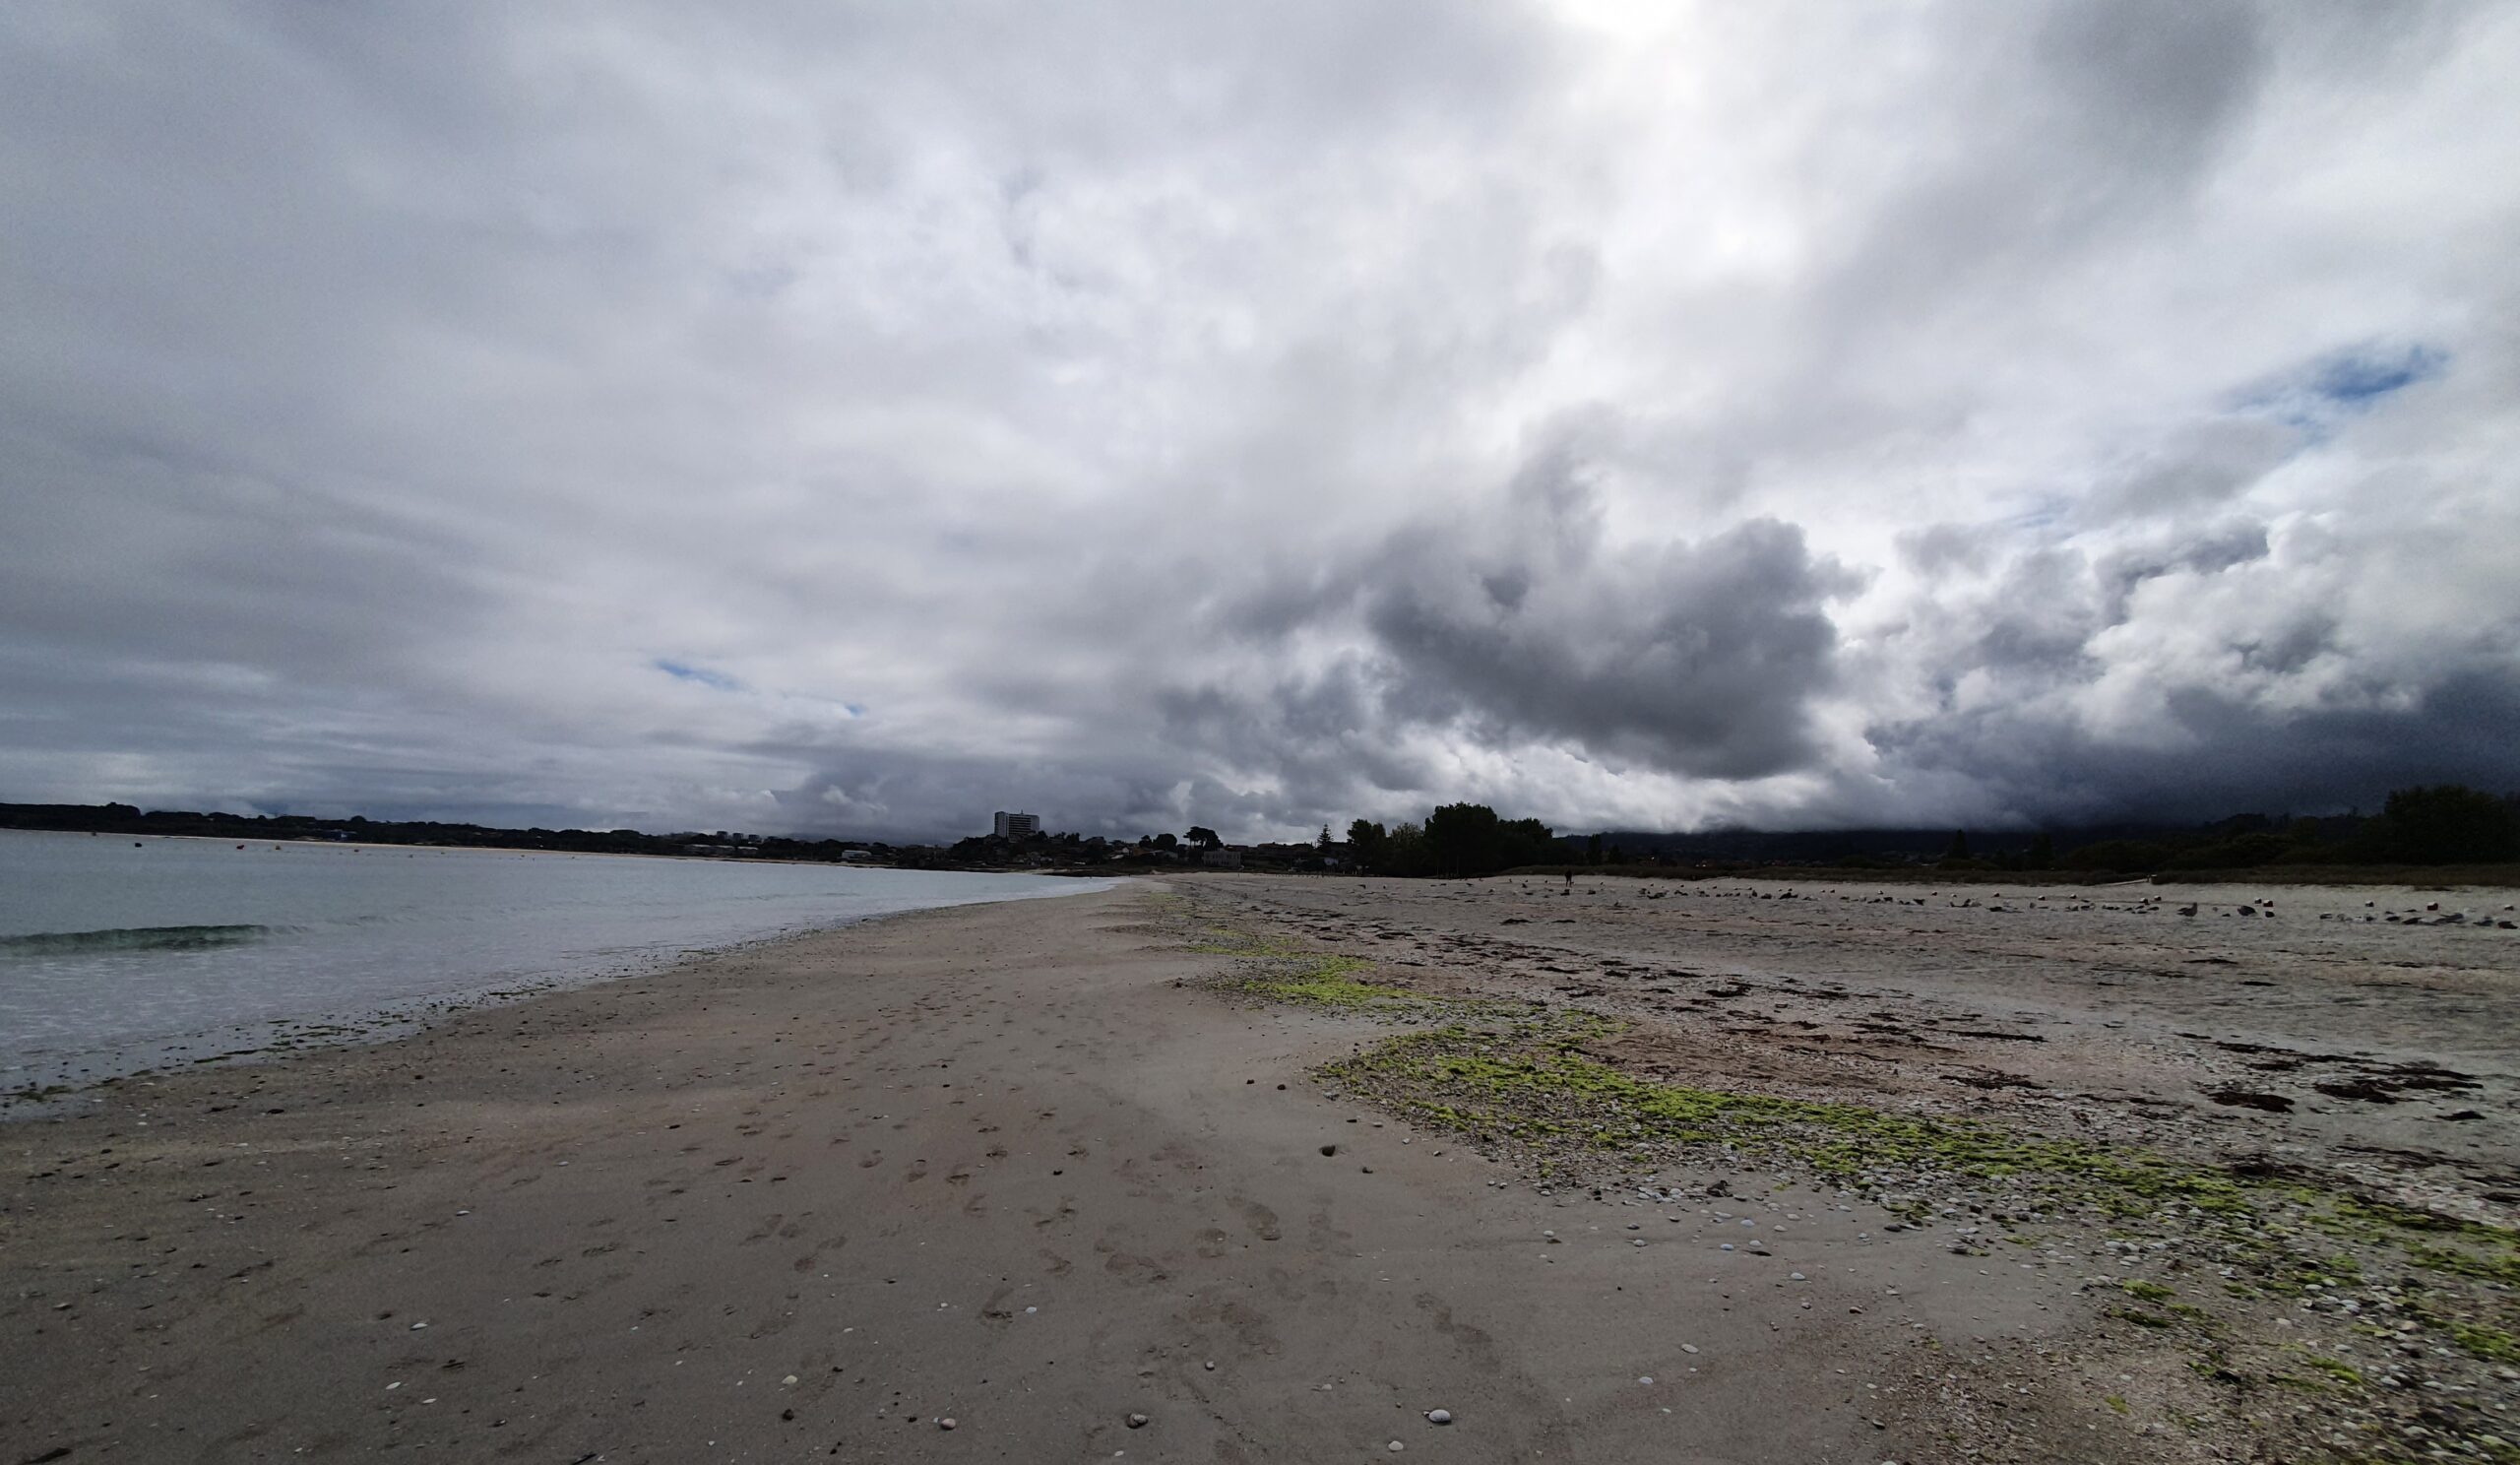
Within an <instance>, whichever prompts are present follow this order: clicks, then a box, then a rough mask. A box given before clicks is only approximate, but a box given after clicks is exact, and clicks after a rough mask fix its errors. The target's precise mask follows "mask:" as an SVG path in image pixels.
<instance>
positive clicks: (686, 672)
mask: <svg viewBox="0 0 2520 1465" xmlns="http://www.w3.org/2000/svg"><path fill="white" fill-rule="evenodd" d="M648 665H650V666H652V667H654V668H656V669H658V670H660V671H662V672H663V673H664V674H666V675H667V676H670V677H672V678H673V679H674V680H676V681H689V682H697V683H698V684H700V685H701V686H705V687H707V688H709V689H710V690H712V691H719V692H740V691H742V690H743V688H744V684H743V683H742V682H740V681H737V680H735V679H734V678H733V677H731V676H728V675H727V674H726V673H725V672H724V671H712V670H710V669H708V668H706V667H694V666H692V665H691V664H689V663H688V662H672V661H667V660H665V659H664V658H662V657H659V658H658V659H657V660H655V661H653V662H651V663H649V664H648Z"/></svg>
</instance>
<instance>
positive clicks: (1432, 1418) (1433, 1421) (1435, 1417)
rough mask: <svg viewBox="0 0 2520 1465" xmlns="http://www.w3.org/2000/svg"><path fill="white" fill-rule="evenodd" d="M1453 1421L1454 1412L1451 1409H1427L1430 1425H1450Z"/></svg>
mask: <svg viewBox="0 0 2520 1465" xmlns="http://www.w3.org/2000/svg"><path fill="white" fill-rule="evenodd" d="M1452 1422H1453V1412H1452V1411H1451V1410H1449V1409H1429V1410H1427V1411H1426V1423H1428V1424H1430V1425H1449V1424H1451V1423H1452Z"/></svg>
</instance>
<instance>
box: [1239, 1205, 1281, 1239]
mask: <svg viewBox="0 0 2520 1465" xmlns="http://www.w3.org/2000/svg"><path fill="white" fill-rule="evenodd" d="M1226 1204H1228V1205H1229V1206H1232V1207H1233V1208H1234V1209H1235V1210H1237V1211H1240V1212H1241V1213H1242V1224H1243V1225H1244V1226H1245V1227H1246V1228H1248V1229H1249V1231H1250V1232H1251V1234H1252V1235H1253V1236H1255V1237H1258V1238H1259V1239H1260V1240H1262V1241H1264V1242H1274V1241H1276V1240H1277V1239H1278V1238H1279V1236H1280V1235H1281V1233H1280V1232H1279V1230H1278V1213H1277V1212H1276V1211H1273V1210H1271V1209H1269V1208H1268V1207H1267V1206H1264V1205H1262V1204H1261V1203H1260V1202H1258V1201H1256V1200H1252V1199H1249V1198H1248V1197H1245V1196H1240V1195H1235V1196H1229V1197H1228V1198H1227V1200H1226Z"/></svg>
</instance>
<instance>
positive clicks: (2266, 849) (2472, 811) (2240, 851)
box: [2031, 784, 2520, 874]
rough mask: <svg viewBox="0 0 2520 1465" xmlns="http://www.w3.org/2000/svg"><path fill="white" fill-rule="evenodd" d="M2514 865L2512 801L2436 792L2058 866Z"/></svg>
mask: <svg viewBox="0 0 2520 1465" xmlns="http://www.w3.org/2000/svg"><path fill="white" fill-rule="evenodd" d="M2515 859H2520V798H2515V797H2513V796H2503V797H2499V798H2497V797H2495V796H2493V795H2490V794H2485V793H2480V792H2479V791H2477V790H2475V789H2469V788H2464V787H2462V786H2460V785H2457V784H2439V785H2434V786H2432V787H2429V788H2419V789H2400V790H2397V791H2396V792H2395V793H2392V794H2391V795H2389V797H2388V801H2387V803H2386V804H2384V805H2383V806H2382V808H2381V810H2380V812H2379V814H2377V815H2376V816H2373V817H2368V818H2365V817H2361V816H2357V815H2352V814H2347V815H2340V816H2337V817H2334V818H2326V819H2314V818H2295V819H2269V818H2266V817H2264V816H2262V815H2256V814H2243V815H2240V816H2238V817H2236V818H2231V819H2225V820H2222V821H2220V822H2219V823H2215V824H2210V825H2207V826H2206V827H2205V828H2203V829H2200V830H2196V831H2193V832H2191V833H2188V834H2185V835H2168V836H2164V837H2162V838H2159V839H2117V840H2102V841H2099V842H2097V843H2094V844H2088V845H2083V846H2081V847H2080V848H2078V849H2075V850H2073V851H2070V852H2069V853H2067V854H2066V855H2065V857H2064V858H2063V860H2061V861H2059V862H2060V863H2062V864H2063V865H2065V866H2066V867H2067V868H2069V869H2086V870H2120V871H2123V872H2125V873H2127V874H2151V873H2158V872H2160V871H2164V870H2208V869H2257V868H2262V867H2265V866H2268V865H2287V864H2498V863H2501V862H2503V861H2506V860H2515ZM2031 867H2034V868H2044V867H2045V866H2031Z"/></svg>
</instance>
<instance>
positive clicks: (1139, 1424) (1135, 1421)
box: [1129, 1414, 1146, 1430]
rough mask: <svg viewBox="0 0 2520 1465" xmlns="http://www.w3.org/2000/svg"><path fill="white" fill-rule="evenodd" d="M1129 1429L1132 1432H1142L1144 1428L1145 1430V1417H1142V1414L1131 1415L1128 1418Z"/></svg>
mask: <svg viewBox="0 0 2520 1465" xmlns="http://www.w3.org/2000/svg"><path fill="white" fill-rule="evenodd" d="M1129 1428H1130V1429H1132V1430H1143V1429H1145V1428H1146V1416H1145V1415H1143V1414H1133V1415H1130V1416H1129Z"/></svg>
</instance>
